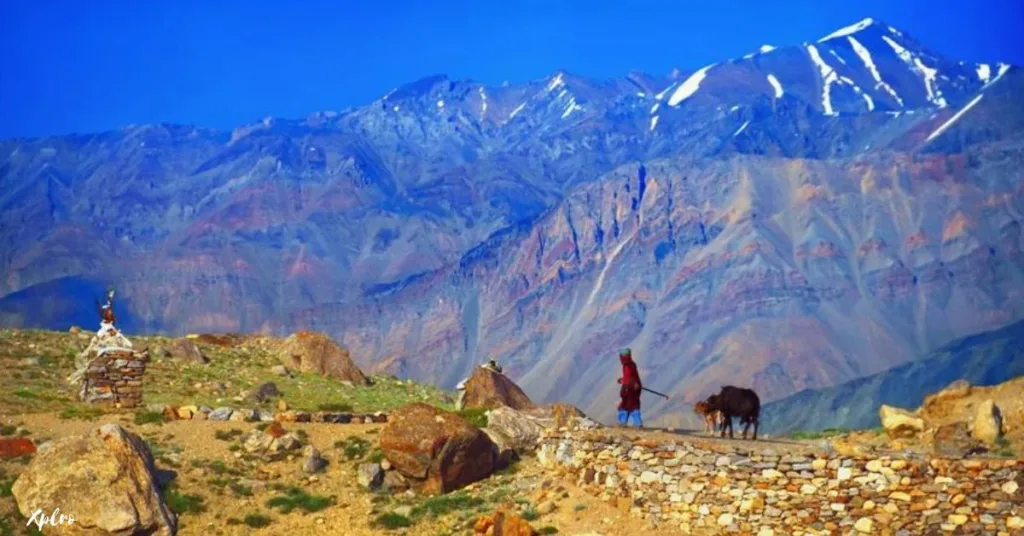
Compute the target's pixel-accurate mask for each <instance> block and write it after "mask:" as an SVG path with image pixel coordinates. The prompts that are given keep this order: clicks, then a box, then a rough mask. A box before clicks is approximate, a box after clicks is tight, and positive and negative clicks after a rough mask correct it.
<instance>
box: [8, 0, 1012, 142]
mask: <svg viewBox="0 0 1024 536" xmlns="http://www.w3.org/2000/svg"><path fill="white" fill-rule="evenodd" d="M868 16H870V17H875V18H878V19H881V20H884V21H885V22H887V23H889V24H891V25H893V26H895V27H897V28H899V29H901V30H904V31H907V32H909V33H910V34H911V35H912V36H914V37H915V38H917V39H918V40H919V41H921V42H922V43H923V44H925V45H926V46H928V47H930V48H931V49H933V50H935V51H936V52H939V53H941V54H944V55H946V56H948V57H951V58H955V59H963V60H974V61H1008V62H1010V63H1013V64H1015V65H1024V2H1021V0H973V1H968V0H959V1H952V0H931V1H918V0H849V1H843V2H835V1H825V0H820V1H795V0H775V1H772V0H763V1H756V2H754V1H745V2H739V1H726V0H716V1H708V2H693V1H684V0H676V1H674V2H655V1H649V2H637V1H635V0H629V1H621V2H611V1H609V2H580V1H575V0H571V1H570V0H562V1H560V0H548V1H539V0H515V1H496V0H495V1H492V0H475V1H474V0H467V1H448V2H445V1H441V0H434V1H426V0H424V1H420V2H411V1H401V0H395V1H390V2H376V1H372V0H367V1H359V2H356V1H344V0H336V1H312V0H311V1H287V0H278V1H269V0H249V1H241V0H225V1H214V2H209V1H202V2H201V1H191V0H176V1H172V2H138V1H132V2H129V1H120V2H116V1H104V0H88V1H55V0H31V1H28V0H26V1H20V0H0V138H9V137H13V136H40V135H51V134H64V133H71V132H93V131H100V130H107V129H112V128H117V127H119V126H123V125H126V124H131V123H151V122H172V123H188V124H198V125H202V126H209V127H217V128H231V127H233V126H235V125H238V124H242V123H249V122H252V121H254V120H256V119H259V118H261V117H264V116H268V115H273V116H279V117H303V116H305V115H307V114H309V113H310V112H313V111H317V110H339V109H342V108H344V107H346V106H354V105H360V104H365V103H368V102H370V101H372V100H373V99H375V98H377V97H379V96H381V95H383V94H384V93H386V92H387V91H388V90H389V89H391V88H392V87H394V86H397V85H400V84H403V83H406V82H410V81H412V80H415V79H417V78H420V77H423V76H426V75H429V74H435V73H444V74H448V75H449V76H451V77H453V78H471V79H474V80H480V81H483V82H486V83H493V84H500V83H501V82H503V81H505V80H508V81H512V82H518V81H524V80H528V79H533V78H540V77H543V76H545V75H547V74H550V73H552V72H553V71H555V70H558V69H566V70H569V71H572V72H575V73H578V74H581V75H586V76H595V77H610V76H616V75H621V74H624V73H626V72H628V71H629V70H631V69H639V70H643V71H647V72H651V73H668V72H669V71H671V70H672V68H673V67H679V68H680V69H682V70H684V71H692V70H694V69H696V68H699V67H701V66H703V65H705V64H708V63H712V62H715V61H719V60H722V59H725V58H730V57H736V56H740V55H743V54H745V53H747V52H750V51H752V50H753V49H755V48H756V47H757V46H759V45H761V44H762V43H771V44H773V45H783V44H794V43H799V42H802V41H808V40H814V39H817V38H818V37H821V36H823V35H825V34H827V33H829V32H831V31H832V30H835V29H837V28H839V27H842V26H845V25H847V24H851V23H853V22H856V21H857V20H860V19H862V18H864V17H868Z"/></svg>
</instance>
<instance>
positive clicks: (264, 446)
mask: <svg viewBox="0 0 1024 536" xmlns="http://www.w3.org/2000/svg"><path fill="white" fill-rule="evenodd" d="M267 428H268V430H270V427H267ZM242 448H244V449H245V451H246V452H248V453H250V454H255V455H257V456H264V457H267V458H277V457H278V455H280V454H284V453H287V452H291V451H293V450H298V449H300V448H302V442H301V441H299V438H297V437H295V436H294V435H292V434H290V433H285V434H284V435H277V434H276V433H274V431H271V433H267V431H260V430H253V431H251V432H249V435H247V436H245V439H243V440H242ZM317 455H319V452H318V453H317Z"/></svg>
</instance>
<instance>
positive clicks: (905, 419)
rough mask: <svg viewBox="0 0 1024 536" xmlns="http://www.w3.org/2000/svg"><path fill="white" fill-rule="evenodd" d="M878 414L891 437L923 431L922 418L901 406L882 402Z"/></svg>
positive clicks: (911, 434) (906, 435)
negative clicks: (897, 406)
mask: <svg viewBox="0 0 1024 536" xmlns="http://www.w3.org/2000/svg"><path fill="white" fill-rule="evenodd" d="M878 416H879V417H880V418H881V420H882V426H883V427H884V428H885V431H886V432H887V433H888V434H889V437H891V438H900V437H913V436H915V435H917V434H919V433H921V432H922V431H924V419H922V418H921V417H918V416H917V415H915V414H914V413H912V412H910V411H907V410H905V409H902V408H896V407H892V406H887V405H885V404H882V407H880V408H879V409H878Z"/></svg>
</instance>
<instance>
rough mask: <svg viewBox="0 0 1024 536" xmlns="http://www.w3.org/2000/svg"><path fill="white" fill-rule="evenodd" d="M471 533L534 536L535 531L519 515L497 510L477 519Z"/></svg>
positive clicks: (500, 535) (494, 535)
mask: <svg viewBox="0 0 1024 536" xmlns="http://www.w3.org/2000/svg"><path fill="white" fill-rule="evenodd" d="M473 533H474V534H487V535H490V536H535V535H536V534H537V531H536V530H534V529H533V527H531V526H530V523H529V522H528V521H526V519H524V518H523V517H522V516H520V515H519V514H516V513H515V512H510V511H508V510H504V509H499V510H498V511H497V512H495V513H493V514H491V515H487V516H483V517H480V518H478V519H477V520H476V523H474V524H473Z"/></svg>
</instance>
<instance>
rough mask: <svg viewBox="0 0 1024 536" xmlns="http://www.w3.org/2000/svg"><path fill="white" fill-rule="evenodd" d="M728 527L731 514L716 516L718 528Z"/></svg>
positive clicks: (730, 521) (730, 523)
mask: <svg viewBox="0 0 1024 536" xmlns="http://www.w3.org/2000/svg"><path fill="white" fill-rule="evenodd" d="M729 525H732V514H729V513H723V514H721V515H720V516H718V526H719V527H728V526H729Z"/></svg>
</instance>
